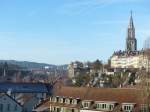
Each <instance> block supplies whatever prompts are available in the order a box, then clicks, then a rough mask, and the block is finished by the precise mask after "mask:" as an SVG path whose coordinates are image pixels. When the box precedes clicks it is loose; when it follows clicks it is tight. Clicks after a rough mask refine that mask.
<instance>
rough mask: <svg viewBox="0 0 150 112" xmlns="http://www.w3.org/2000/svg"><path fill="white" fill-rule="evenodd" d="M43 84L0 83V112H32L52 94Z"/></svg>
mask: <svg viewBox="0 0 150 112" xmlns="http://www.w3.org/2000/svg"><path fill="white" fill-rule="evenodd" d="M51 89H52V86H51V85H49V84H43V83H9V82H4V83H0V112H32V111H33V109H34V108H35V107H36V105H38V104H39V103H41V102H42V101H44V100H45V99H46V98H47V97H48V96H50V95H51V94H52V93H51V92H52V90H51Z"/></svg>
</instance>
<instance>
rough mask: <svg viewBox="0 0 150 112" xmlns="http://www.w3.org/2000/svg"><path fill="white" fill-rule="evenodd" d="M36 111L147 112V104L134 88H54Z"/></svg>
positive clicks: (138, 90) (139, 91)
mask: <svg viewBox="0 0 150 112" xmlns="http://www.w3.org/2000/svg"><path fill="white" fill-rule="evenodd" d="M56 89H57V90H55V92H54V93H53V95H52V96H51V97H50V98H49V100H47V101H46V102H44V103H42V104H41V105H39V106H37V108H36V109H35V110H36V111H37V112H41V111H42V112H43V111H44V110H48V111H49V112H147V109H148V106H147V104H145V103H144V98H142V97H141V95H140V93H141V90H140V89H136V88H90V87H63V86H59V87H57V88H56Z"/></svg>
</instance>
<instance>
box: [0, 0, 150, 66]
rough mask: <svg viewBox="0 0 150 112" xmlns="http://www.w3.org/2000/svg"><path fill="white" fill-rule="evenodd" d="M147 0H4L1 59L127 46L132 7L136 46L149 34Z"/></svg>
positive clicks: (71, 56)
mask: <svg viewBox="0 0 150 112" xmlns="http://www.w3.org/2000/svg"><path fill="white" fill-rule="evenodd" d="M149 3H150V2H149V1H148V0H126V1H120V0H111V1H106V0H82V1H80V0H71V1H68V0H64V1H61V0H56V1H53V2H52V1H49V0H44V2H41V1H40V0H38V1H36V0H33V1H30V0H27V1H19V0H14V1H11V0H7V1H4V0H1V1H0V13H1V14H0V18H1V21H0V40H1V41H0V51H1V53H0V59H5V60H7V59H8V60H11V59H12V60H25V61H35V62H44V63H49V64H67V63H70V62H71V61H75V60H80V61H88V60H89V61H94V60H96V59H100V60H103V61H107V59H108V58H109V57H110V56H111V55H112V53H113V52H114V51H116V50H125V39H126V33H127V27H128V24H129V18H130V11H131V10H132V11H133V21H134V25H135V33H136V38H137V46H138V49H142V47H143V43H144V40H145V39H146V38H147V37H148V36H150V23H149V22H148V20H149V19H150V15H149V13H150V10H149V9H150V8H149V6H148V4H149Z"/></svg>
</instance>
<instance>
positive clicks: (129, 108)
mask: <svg viewBox="0 0 150 112" xmlns="http://www.w3.org/2000/svg"><path fill="white" fill-rule="evenodd" d="M133 108H134V105H133V104H123V105H122V109H123V110H124V111H125V112H132V110H133Z"/></svg>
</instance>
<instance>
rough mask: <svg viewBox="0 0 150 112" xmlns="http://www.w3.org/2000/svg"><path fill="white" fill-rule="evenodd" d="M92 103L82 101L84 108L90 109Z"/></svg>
mask: <svg viewBox="0 0 150 112" xmlns="http://www.w3.org/2000/svg"><path fill="white" fill-rule="evenodd" d="M90 106H91V101H82V107H83V108H90Z"/></svg>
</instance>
